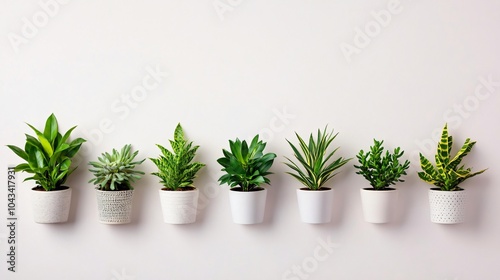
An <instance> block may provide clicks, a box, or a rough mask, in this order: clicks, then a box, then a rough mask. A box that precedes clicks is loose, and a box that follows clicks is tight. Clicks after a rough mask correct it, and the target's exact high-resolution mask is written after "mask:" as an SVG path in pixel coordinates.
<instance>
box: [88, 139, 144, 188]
mask: <svg viewBox="0 0 500 280" xmlns="http://www.w3.org/2000/svg"><path fill="white" fill-rule="evenodd" d="M138 153H139V151H135V152H134V153H132V152H131V145H130V144H127V145H125V146H123V148H122V149H121V150H120V151H118V150H116V149H113V151H112V152H111V154H110V153H107V152H106V153H103V154H102V155H101V157H98V161H91V162H89V165H91V166H92V167H93V168H91V169H89V171H90V172H92V173H93V174H94V176H95V177H94V178H92V179H91V180H90V181H89V183H94V184H95V185H96V186H97V187H96V189H98V190H101V191H121V190H133V189H134V188H133V187H132V185H131V184H130V183H131V182H134V181H135V180H138V179H140V178H141V175H144V172H142V171H138V170H134V168H135V167H136V166H137V165H139V164H141V163H142V162H144V160H145V159H143V160H140V161H134V158H135V157H136V156H137V154H138Z"/></svg>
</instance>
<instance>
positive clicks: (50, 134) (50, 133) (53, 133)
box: [43, 114, 59, 144]
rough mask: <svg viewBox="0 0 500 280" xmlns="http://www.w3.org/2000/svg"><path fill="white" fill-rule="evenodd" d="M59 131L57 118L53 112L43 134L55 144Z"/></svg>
mask: <svg viewBox="0 0 500 280" xmlns="http://www.w3.org/2000/svg"><path fill="white" fill-rule="evenodd" d="M58 132H59V128H58V124H57V119H56V116H54V114H51V115H50V116H49V118H48V119H47V121H46V122H45V129H44V131H43V135H44V136H45V138H46V139H47V140H48V141H49V143H51V144H53V143H54V140H55V139H56V137H57V133H58Z"/></svg>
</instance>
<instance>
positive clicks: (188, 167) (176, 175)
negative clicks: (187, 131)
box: [150, 123, 205, 191]
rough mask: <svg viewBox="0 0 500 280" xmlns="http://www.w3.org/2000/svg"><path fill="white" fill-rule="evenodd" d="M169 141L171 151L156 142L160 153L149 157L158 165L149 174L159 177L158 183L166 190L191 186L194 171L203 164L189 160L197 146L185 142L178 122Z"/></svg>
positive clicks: (194, 175) (194, 153)
mask: <svg viewBox="0 0 500 280" xmlns="http://www.w3.org/2000/svg"><path fill="white" fill-rule="evenodd" d="M169 141H170V146H171V147H172V151H169V150H168V149H166V148H165V147H163V146H161V145H159V144H156V146H157V147H158V148H159V149H160V151H161V153H162V154H161V155H160V156H159V157H158V158H150V160H151V161H152V162H153V163H154V164H155V165H156V166H157V167H158V172H153V173H151V174H153V175H155V176H157V177H158V178H160V183H161V184H163V186H164V188H165V189H168V190H172V191H179V190H183V189H186V188H188V187H193V181H194V179H195V178H196V173H198V171H199V170H200V169H201V168H202V167H204V166H205V164H203V163H200V162H191V161H192V160H193V158H194V157H195V155H196V151H197V150H198V148H199V146H193V142H189V143H188V142H187V140H186V139H185V138H184V132H183V130H182V127H181V124H180V123H179V124H177V127H176V128H175V131H174V140H169Z"/></svg>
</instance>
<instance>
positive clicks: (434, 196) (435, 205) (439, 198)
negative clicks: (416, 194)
mask: <svg viewBox="0 0 500 280" xmlns="http://www.w3.org/2000/svg"><path fill="white" fill-rule="evenodd" d="M466 203H467V193H466V192H465V190H460V191H441V190H439V189H430V190H429V205H430V211H431V222H433V223H437V224H458V223H462V222H464V221H465V209H466Z"/></svg>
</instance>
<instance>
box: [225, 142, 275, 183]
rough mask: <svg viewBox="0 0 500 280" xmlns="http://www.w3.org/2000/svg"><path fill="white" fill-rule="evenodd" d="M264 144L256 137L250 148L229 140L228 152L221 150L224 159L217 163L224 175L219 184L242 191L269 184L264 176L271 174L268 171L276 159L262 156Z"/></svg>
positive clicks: (266, 155) (242, 143)
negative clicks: (238, 188) (239, 188)
mask: <svg viewBox="0 0 500 280" xmlns="http://www.w3.org/2000/svg"><path fill="white" fill-rule="evenodd" d="M265 147H266V143H264V142H262V141H260V140H259V135H256V136H255V137H254V138H253V140H252V142H251V143H250V146H248V144H247V142H246V141H243V142H242V141H240V140H239V139H238V138H237V139H236V141H231V140H229V148H230V151H227V150H225V149H223V150H222V153H223V154H224V157H221V158H219V159H218V160H217V162H218V163H219V164H220V165H222V167H223V168H222V171H225V172H226V174H225V175H223V176H221V177H220V178H219V182H220V184H221V185H222V184H228V185H229V186H230V187H231V188H234V187H238V186H239V187H241V190H242V191H252V190H255V189H257V188H258V187H259V186H260V185H261V184H269V183H270V180H269V178H267V177H266V176H267V175H269V174H272V173H271V172H269V171H268V170H269V169H270V168H271V166H272V165H273V162H274V158H276V154H274V153H267V154H264V153H263V152H264V148H265Z"/></svg>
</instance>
